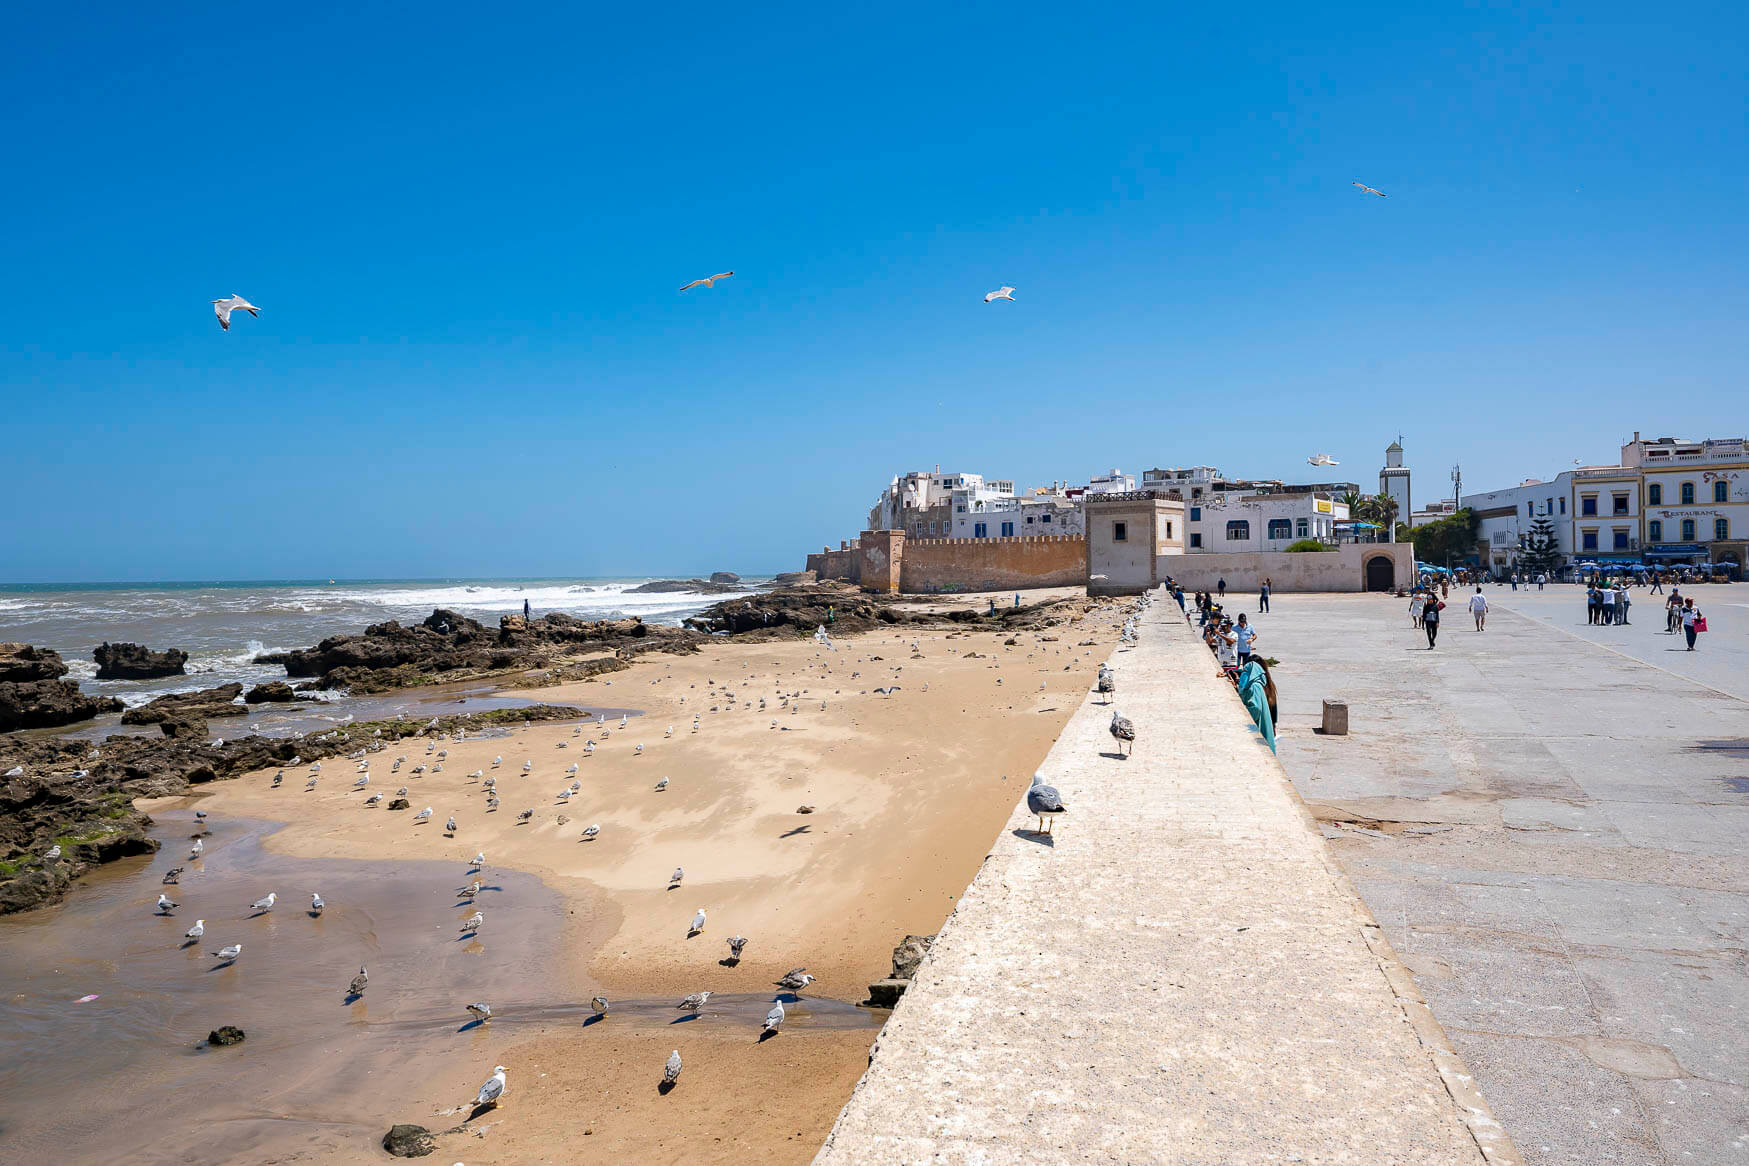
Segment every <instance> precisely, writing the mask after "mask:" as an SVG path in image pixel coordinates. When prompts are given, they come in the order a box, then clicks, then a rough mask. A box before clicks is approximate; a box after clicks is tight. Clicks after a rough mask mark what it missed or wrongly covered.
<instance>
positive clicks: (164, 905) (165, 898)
mask: <svg viewBox="0 0 1749 1166" xmlns="http://www.w3.org/2000/svg"><path fill="white" fill-rule="evenodd" d="M174 910H176V904H175V903H172V902H171V901H170V896H169V895H164V894H160V895H159V896H158V914H160V915H168V914H170V912H172V911H174Z"/></svg>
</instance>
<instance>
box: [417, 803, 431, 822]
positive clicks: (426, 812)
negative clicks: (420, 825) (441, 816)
mask: <svg viewBox="0 0 1749 1166" xmlns="http://www.w3.org/2000/svg"><path fill="white" fill-rule="evenodd" d="M413 820H414V821H415V822H429V821H431V807H430V806H426V807H425V808H424V809H423V810H420V811H419V812H418V813H417V814H414V815H413Z"/></svg>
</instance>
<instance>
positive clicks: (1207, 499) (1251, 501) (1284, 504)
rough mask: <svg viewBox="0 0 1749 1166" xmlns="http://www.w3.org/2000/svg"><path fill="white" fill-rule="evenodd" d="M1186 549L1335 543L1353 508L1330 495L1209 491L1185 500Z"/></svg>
mask: <svg viewBox="0 0 1749 1166" xmlns="http://www.w3.org/2000/svg"><path fill="white" fill-rule="evenodd" d="M1184 505H1185V521H1184V526H1185V532H1186V539H1185V548H1184V549H1185V553H1186V554H1192V555H1194V554H1197V553H1198V552H1207V553H1214V552H1224V551H1285V550H1287V548H1288V547H1289V546H1291V545H1293V544H1294V543H1296V542H1298V541H1299V540H1300V539H1308V538H1309V539H1316V540H1318V541H1319V542H1324V543H1334V542H1335V541H1336V524H1337V523H1338V522H1347V521H1348V506H1347V504H1346V503H1343V502H1339V501H1337V500H1336V499H1335V498H1332V497H1331V496H1330V495H1328V494H1321V493H1298V492H1296V493H1288V494H1248V493H1225V492H1222V493H1215V494H1207V495H1204V496H1203V497H1201V498H1199V499H1196V500H1195V501H1186V502H1185V504H1184Z"/></svg>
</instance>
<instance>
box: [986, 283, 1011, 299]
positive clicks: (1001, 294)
mask: <svg viewBox="0 0 1749 1166" xmlns="http://www.w3.org/2000/svg"><path fill="white" fill-rule="evenodd" d="M993 300H1007V301H1008V302H1009V303H1013V302H1014V289H1013V288H1011V287H1009V286H1007V285H1006V284H1004V285H1003V286H1002V287H999V288H997V289H996V290H995V291H993V292H991V293H990V294H989V295H987V296H985V297H984V302H985V303H986V304H987V303H990V302H991V301H993Z"/></svg>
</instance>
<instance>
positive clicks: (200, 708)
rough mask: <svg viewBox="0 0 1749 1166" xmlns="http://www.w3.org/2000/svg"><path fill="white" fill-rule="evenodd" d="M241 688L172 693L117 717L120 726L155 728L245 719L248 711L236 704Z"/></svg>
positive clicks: (234, 684)
mask: <svg viewBox="0 0 1749 1166" xmlns="http://www.w3.org/2000/svg"><path fill="white" fill-rule="evenodd" d="M242 695H243V686H242V685H241V684H238V683H236V682H235V681H233V682H231V683H230V684H221V685H219V686H218V687H217V688H203V689H201V690H200V691H199V692H173V693H170V694H168V695H166V696H161V697H159V698H158V699H157V700H154V701H151V702H149V703H147V704H143V705H141V706H140V707H139V708H131V709H129V710H128V711H127V712H125V713H123V714H122V715H121V723H122V724H124V725H156V724H161V723H162V722H164V721H192V720H206V719H208V718H211V717H246V716H248V715H249V710H248V709H247V708H245V707H244V706H242V705H240V704H238V703H236V701H237V698H238V697H239V696H242Z"/></svg>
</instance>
